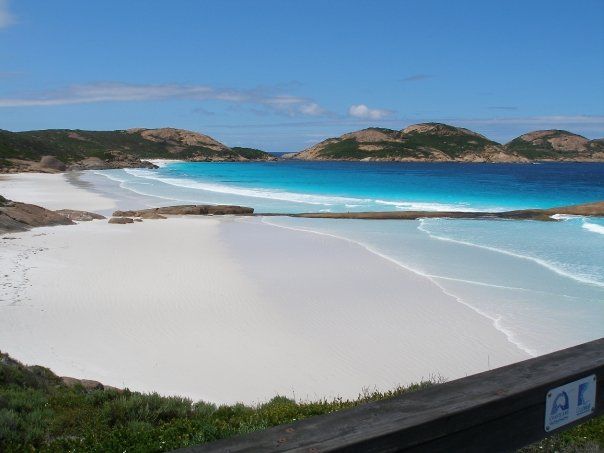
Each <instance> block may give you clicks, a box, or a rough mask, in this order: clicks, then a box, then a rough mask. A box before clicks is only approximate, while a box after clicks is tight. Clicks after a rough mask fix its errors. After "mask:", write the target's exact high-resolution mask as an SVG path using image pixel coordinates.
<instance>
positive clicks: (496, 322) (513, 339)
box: [261, 217, 539, 357]
mask: <svg viewBox="0 0 604 453" xmlns="http://www.w3.org/2000/svg"><path fill="white" fill-rule="evenodd" d="M261 221H262V223H264V224H267V225H271V226H274V227H277V228H285V229H288V230H293V231H302V232H306V233H312V234H318V235H321V236H328V237H332V238H336V239H340V240H343V241H347V242H351V243H353V244H356V245H358V246H360V247H363V248H364V249H365V250H367V251H368V252H370V253H372V254H374V255H377V256H379V257H380V258H382V259H385V260H387V261H389V262H391V263H393V264H395V265H397V266H399V267H401V268H403V269H405V270H407V271H410V272H413V273H414V274H416V275H419V276H421V277H425V278H427V279H429V280H430V281H431V282H432V283H434V284H435V285H436V286H438V287H439V288H440V290H441V291H442V292H443V293H444V294H446V295H447V296H450V297H452V298H454V299H455V300H456V301H457V302H459V303H461V304H463V305H465V306H466V307H468V308H470V309H471V310H473V311H475V312H476V313H478V314H479V315H481V316H483V317H485V318H487V319H489V320H490V321H491V322H492V324H493V327H495V329H497V330H498V331H500V332H501V333H503V334H504V335H505V337H506V338H507V340H508V341H509V342H510V343H512V344H513V345H514V346H516V347H517V348H518V349H520V350H521V351H524V352H526V353H527V354H529V355H530V356H533V357H535V356H537V355H539V353H538V351H536V350H534V349H531V348H529V347H527V346H526V345H524V344H523V343H522V342H521V341H520V340H519V339H518V337H517V335H516V334H515V333H514V332H513V331H511V330H510V329H508V328H506V327H504V326H503V325H502V322H501V316H491V315H489V314H488V313H485V312H484V311H482V310H480V309H479V308H477V307H475V306H473V305H471V304H469V303H467V302H466V301H465V300H463V299H462V298H460V297H459V296H457V295H455V294H453V293H451V292H450V291H448V290H447V289H445V288H444V287H443V286H442V285H441V284H440V283H439V282H438V279H439V278H442V277H439V276H435V275H431V274H427V273H425V272H422V271H420V270H418V269H415V268H412V267H410V266H408V265H407V264H404V263H402V262H400V261H398V260H396V259H394V258H392V257H391V256H388V255H385V254H384V253H381V252H379V251H377V250H375V249H374V248H373V247H371V246H369V245H368V244H365V243H363V242H360V241H356V240H354V239H350V238H347V237H345V236H339V235H337V234H332V233H326V232H323V231H316V230H312V229H309V228H301V227H291V226H285V225H279V224H278V223H274V222H271V221H270V220H269V219H268V218H267V217H262V219H261ZM460 281H463V280H460Z"/></svg>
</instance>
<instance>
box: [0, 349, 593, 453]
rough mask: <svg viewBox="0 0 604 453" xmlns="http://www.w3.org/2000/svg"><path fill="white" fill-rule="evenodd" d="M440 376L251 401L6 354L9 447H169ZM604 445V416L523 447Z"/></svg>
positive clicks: (3, 416) (3, 397) (0, 408)
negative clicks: (133, 387) (102, 382)
mask: <svg viewBox="0 0 604 453" xmlns="http://www.w3.org/2000/svg"><path fill="white" fill-rule="evenodd" d="M443 381H444V379H443V378H442V377H440V376H433V377H430V379H427V380H425V381H423V382H420V383H418V384H415V385H411V386H407V387H398V388H396V389H393V390H390V391H386V392H380V391H375V390H374V391H371V390H369V389H365V390H364V391H363V392H361V394H360V395H359V396H358V397H357V398H354V399H351V400H347V399H343V398H335V399H332V400H327V399H323V400H318V401H295V400H294V399H291V398H287V397H285V396H276V397H274V398H273V399H271V400H270V401H268V402H266V403H263V404H259V405H255V406H247V405H244V404H232V405H221V406H219V407H217V406H216V405H214V404H211V403H205V402H197V403H193V402H192V401H191V400H190V399H187V398H179V397H164V396H160V395H158V394H157V393H151V394H144V393H138V392H132V391H129V390H115V389H107V390H98V389H97V390H87V389H85V388H84V387H82V386H81V385H79V386H75V387H68V386H66V385H65V384H63V383H62V381H61V380H60V379H59V378H57V376H55V375H54V374H53V373H52V372H50V371H49V370H48V369H46V368H42V367H26V366H24V365H22V364H20V363H19V362H16V361H14V360H12V359H10V358H8V356H6V355H2V354H0V451H1V452H3V453H4V452H22V451H40V452H58V451H74V452H123V451H145V452H147V451H150V452H161V451H169V450H174V449H177V448H181V447H186V446H190V445H198V444H202V443H206V442H211V441H214V440H217V439H222V438H225V437H229V436H233V435H237V434H242V433H248V432H251V431H256V430H260V429H265V428H268V427H271V426H275V425H278V424H283V423H289V422H293V421H296V420H301V419H304V418H308V417H313V416H316V415H321V414H327V413H331V412H335V411H338V410H342V409H347V408H351V407H354V406H357V405H359V404H363V403H366V402H368V401H375V400H379V399H383V398H390V397H393V396H397V395H401V394H403V393H407V392H412V391H417V390H421V389H424V388H427V387H429V386H432V385H435V384H438V383H440V382H443ZM594 445H595V446H600V447H601V446H604V417H600V418H597V419H594V420H591V421H589V422H587V423H584V424H582V425H580V426H578V427H576V428H574V429H572V430H569V431H567V432H564V433H561V434H559V435H556V436H553V437H551V438H549V439H546V440H544V441H542V442H540V443H538V444H535V445H533V446H530V447H527V448H525V449H523V451H524V452H527V453H533V452H537V451H540V452H544V451H545V452H554V451H559V452H571V451H589V450H585V449H589V448H595V447H594Z"/></svg>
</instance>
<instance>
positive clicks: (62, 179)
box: [0, 173, 116, 211]
mask: <svg viewBox="0 0 604 453" xmlns="http://www.w3.org/2000/svg"><path fill="white" fill-rule="evenodd" d="M66 175H67V173H60V174H46V173H18V174H14V175H0V195H2V196H4V197H5V198H8V199H9V200H14V201H21V202H23V203H31V204H35V205H38V206H43V207H45V208H47V209H79V210H83V211H105V210H110V209H113V208H115V206H116V204H115V201H114V200H112V199H110V198H107V197H103V196H102V195H99V194H96V193H94V192H91V191H88V190H85V189H83V188H76V187H74V185H73V184H70V183H69V182H68V181H67V176H66Z"/></svg>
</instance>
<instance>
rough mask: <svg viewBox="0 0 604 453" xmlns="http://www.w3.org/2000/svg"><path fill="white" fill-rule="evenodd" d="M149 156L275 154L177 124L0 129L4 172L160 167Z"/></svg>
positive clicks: (216, 158)
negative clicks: (97, 128) (103, 128)
mask: <svg viewBox="0 0 604 453" xmlns="http://www.w3.org/2000/svg"><path fill="white" fill-rule="evenodd" d="M148 159H182V160H186V161H194V162H200V161H201V162H224V161H234V162H245V161H254V160H275V159H276V158H275V157H274V156H272V155H271V154H269V153H266V152H264V151H261V150H257V149H253V148H242V147H234V148H230V147H228V146H226V145H224V144H222V143H220V142H218V141H217V140H215V139H213V138H212V137H209V136H207V135H204V134H200V133H198V132H192V131H186V130H183V129H174V128H160V129H128V130H117V131H83V130H68V129H49V130H40V131H25V132H10V131H5V130H0V173H20V172H45V173H57V172H62V171H66V170H102V169H112V168H157V166H156V165H154V164H152V163H151V162H149V161H148Z"/></svg>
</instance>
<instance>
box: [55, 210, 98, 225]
mask: <svg viewBox="0 0 604 453" xmlns="http://www.w3.org/2000/svg"><path fill="white" fill-rule="evenodd" d="M55 212H56V213H57V214H61V215H62V216H65V217H67V218H68V219H69V220H73V221H76V222H89V221H91V220H102V219H105V218H106V217H105V216H102V215H100V214H96V213H94V212H88V211H76V210H74V209H59V210H57V211H55Z"/></svg>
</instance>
